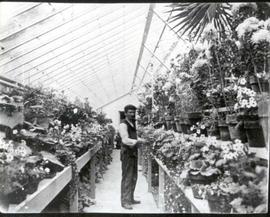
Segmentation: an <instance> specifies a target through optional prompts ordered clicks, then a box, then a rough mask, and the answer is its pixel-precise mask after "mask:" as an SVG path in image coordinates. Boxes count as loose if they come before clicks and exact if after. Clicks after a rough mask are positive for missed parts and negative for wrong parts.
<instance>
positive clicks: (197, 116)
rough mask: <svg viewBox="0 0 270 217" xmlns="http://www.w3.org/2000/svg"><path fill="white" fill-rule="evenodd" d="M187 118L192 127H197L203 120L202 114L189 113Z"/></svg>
mask: <svg viewBox="0 0 270 217" xmlns="http://www.w3.org/2000/svg"><path fill="white" fill-rule="evenodd" d="M187 117H188V120H189V124H190V125H196V123H197V122H200V121H201V120H202V113H201V112H188V113H187Z"/></svg>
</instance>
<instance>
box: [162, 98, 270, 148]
mask: <svg viewBox="0 0 270 217" xmlns="http://www.w3.org/2000/svg"><path fill="white" fill-rule="evenodd" d="M269 104H270V100H269V99H266V100H261V101H259V102H258V114H257V115H246V114H245V113H244V112H238V113H234V114H227V115H226V119H225V120H219V121H217V122H216V123H213V124H212V126H211V127H209V128H206V130H207V132H204V130H201V132H200V133H201V134H204V135H205V136H207V135H209V136H215V137H217V139H221V140H223V141H229V140H235V139H239V140H241V141H242V142H243V143H246V142H248V143H249V146H250V147H266V146H267V144H268V120H269V119H268V118H269ZM165 120H166V123H167V122H168V121H169V122H170V125H168V126H171V125H172V121H173V117H172V116H170V117H169V118H168V117H167V119H166V118H165ZM201 120H202V113H200V112H195V113H185V114H183V115H181V116H177V117H175V118H174V123H175V128H176V130H177V132H182V133H185V134H191V133H193V131H192V130H191V126H193V125H196V123H198V122H200V121H201ZM167 129H168V128H167ZM169 129H171V128H169Z"/></svg>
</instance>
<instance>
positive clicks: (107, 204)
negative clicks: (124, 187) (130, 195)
mask: <svg viewBox="0 0 270 217" xmlns="http://www.w3.org/2000/svg"><path fill="white" fill-rule="evenodd" d="M112 157H113V161H112V163H111V164H110V165H109V166H108V170H107V171H106V172H105V174H104V177H103V180H101V181H100V183H98V184H97V185H96V204H95V205H93V206H91V207H89V208H86V209H85V210H84V211H85V212H103V213H105V212H111V213H159V212H160V210H159V209H158V208H157V206H156V203H155V201H154V198H153V195H152V194H151V193H149V192H148V190H147V182H146V178H145V177H144V176H143V175H142V172H140V171H139V173H138V181H137V185H136V190H135V199H136V200H140V201H141V204H138V205H133V209H132V210H126V209H124V208H122V207H121V202H120V185H121V173H122V171H121V161H120V151H119V150H114V152H113V156H112Z"/></svg>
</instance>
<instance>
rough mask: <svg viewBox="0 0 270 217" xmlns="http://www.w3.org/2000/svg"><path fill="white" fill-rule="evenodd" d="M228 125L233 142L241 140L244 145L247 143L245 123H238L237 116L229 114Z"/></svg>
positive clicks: (227, 117)
mask: <svg viewBox="0 0 270 217" xmlns="http://www.w3.org/2000/svg"><path fill="white" fill-rule="evenodd" d="M226 124H228V127H229V133H230V137H231V139H232V140H235V139H240V140H241V141H242V142H244V143H245V142H247V137H246V132H245V129H244V125H243V121H237V115H236V114H227V116H226Z"/></svg>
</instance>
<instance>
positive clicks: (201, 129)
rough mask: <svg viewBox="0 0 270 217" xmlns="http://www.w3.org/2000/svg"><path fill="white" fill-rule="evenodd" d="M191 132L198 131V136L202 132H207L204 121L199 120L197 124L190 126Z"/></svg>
mask: <svg viewBox="0 0 270 217" xmlns="http://www.w3.org/2000/svg"><path fill="white" fill-rule="evenodd" d="M190 130H191V132H193V133H196V135H197V136H200V135H201V134H204V135H205V134H206V132H205V131H206V126H205V124H204V123H202V122H197V123H196V125H192V126H191V127H190Z"/></svg>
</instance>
